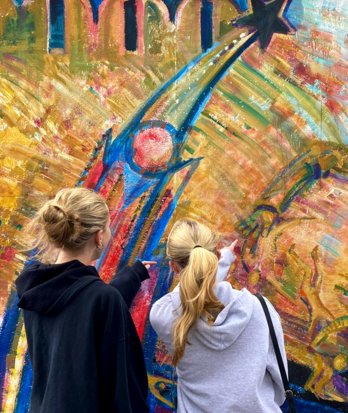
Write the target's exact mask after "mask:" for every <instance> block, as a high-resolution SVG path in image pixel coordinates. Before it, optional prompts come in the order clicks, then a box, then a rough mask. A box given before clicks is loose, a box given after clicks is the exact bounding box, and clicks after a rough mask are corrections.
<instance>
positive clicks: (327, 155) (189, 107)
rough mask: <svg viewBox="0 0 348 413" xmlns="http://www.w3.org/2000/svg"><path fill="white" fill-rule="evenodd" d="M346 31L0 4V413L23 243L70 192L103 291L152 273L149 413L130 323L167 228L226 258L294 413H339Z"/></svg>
mask: <svg viewBox="0 0 348 413" xmlns="http://www.w3.org/2000/svg"><path fill="white" fill-rule="evenodd" d="M347 27H348V3H347V2H345V1H344V0H292V1H291V0H273V1H268V2H263V1H262V0H251V2H250V3H248V2H247V0H231V1H230V0H216V1H213V0H184V1H179V0H163V1H161V0H147V1H145V0H46V1H44V0H13V1H11V0H2V1H1V3H0V55H1V59H0V139H1V147H0V189H1V191H0V198H1V203H0V210H1V222H0V270H1V273H0V274H1V275H0V314H1V315H2V317H1V328H0V395H1V405H2V412H6V413H10V412H11V413H12V412H15V413H24V412H27V410H28V403H29V400H30V383H31V367H30V363H29V360H28V355H27V345H26V340H25V333H24V328H23V320H22V316H21V314H20V313H19V311H18V309H17V306H16V303H17V301H16V294H15V290H14V286H13V281H14V279H15V278H16V276H17V275H18V273H19V272H20V271H21V269H22V268H23V266H24V265H25V263H26V262H27V261H28V256H27V255H26V253H25V252H23V251H22V250H21V247H20V245H21V240H22V239H23V237H25V232H24V231H23V228H24V227H25V224H26V223H27V222H28V220H29V219H30V218H31V217H32V216H33V214H34V213H35V211H36V209H37V208H38V206H39V205H40V204H41V203H42V202H43V201H45V200H47V199H48V198H49V197H51V196H53V195H54V194H55V193H56V192H57V191H58V190H59V189H60V188H63V187H68V186H74V185H80V186H81V185H82V186H86V187H88V188H92V189H94V190H95V191H98V192H99V193H100V194H102V196H103V197H105V198H106V199H107V201H108V204H109V206H110V211H111V227H112V232H113V239H112V242H111V243H110V245H109V246H108V249H107V250H106V251H105V252H104V254H103V256H102V257H101V258H100V260H99V261H98V262H97V267H98V269H99V271H100V273H101V276H102V278H103V279H104V280H105V281H106V282H107V281H109V280H110V279H111V277H112V276H113V274H114V273H115V271H116V270H117V269H118V268H120V267H122V266H123V265H125V264H126V263H128V262H131V261H134V259H136V258H137V257H141V258H143V259H155V260H157V261H158V262H159V265H158V266H157V267H156V268H155V269H153V270H152V275H151V279H150V280H148V281H146V282H145V283H144V285H143V286H142V290H141V292H140V293H139V294H138V296H137V298H136V300H135V303H134V305H133V308H132V315H133V318H134V320H135V323H136V326H137V330H138V333H139V335H140V337H141V339H142V342H143V345H144V350H145V358H146V365H147V369H148V374H149V382H150V390H151V392H150V394H149V404H150V406H151V412H153V413H166V412H172V411H173V408H172V407H173V398H174V397H175V391H176V389H175V377H174V376H175V374H174V372H173V369H172V367H171V364H170V360H169V358H168V356H167V355H166V353H165V350H164V348H163V346H162V345H161V343H160V342H158V341H157V337H156V335H155V333H154V331H153V330H152V329H151V327H150V325H149V323H148V312H149V308H150V306H151V303H152V302H153V301H155V300H157V299H158V298H159V297H161V296H162V295H163V294H165V293H166V292H167V291H168V290H169V289H170V288H171V287H172V275H171V273H170V271H169V267H168V262H167V260H166V257H165V239H166V236H167V233H168V229H169V228H170V227H171V224H172V223H173V222H174V221H175V220H176V219H179V218H182V217H191V218H194V219H199V220H201V221H202V222H204V223H206V224H208V225H209V226H210V227H212V228H214V229H215V230H216V231H217V232H219V233H220V234H221V235H222V238H223V239H224V240H225V242H228V241H230V240H231V239H233V238H235V237H239V238H240V239H242V240H243V242H242V247H241V249H240V253H239V257H238V260H237V262H236V264H235V265H234V268H232V271H231V278H232V283H233V285H234V286H235V287H236V288H243V287H247V288H249V289H250V290H251V291H252V292H257V291H260V292H262V293H263V294H264V295H266V296H267V297H268V298H269V299H270V300H271V301H272V303H273V304H274V305H275V307H276V308H277V310H278V312H279V313H280V315H281V318H282V321H283V328H284V333H285V338H286V346H287V352H288V357H289V366H290V381H291V386H292V387H293V389H294V390H295V391H296V393H297V399H296V404H297V407H298V411H299V412H300V413H301V412H302V413H305V412H306V413H307V412H308V413H320V412H325V413H326V412H327V413H331V412H332V413H334V412H343V411H347V409H348V376H347V372H348V346H347V340H348V315H347V304H348V272H347V268H348V242H347V241H348V238H347V237H348V235H347V234H348V222H347V217H348V151H347V141H348V134H347V126H348V123H347V107H348V106H347V83H346V82H347V74H348V64H347V39H348V37H347ZM255 351H257V344H255ZM284 411H286V408H284Z"/></svg>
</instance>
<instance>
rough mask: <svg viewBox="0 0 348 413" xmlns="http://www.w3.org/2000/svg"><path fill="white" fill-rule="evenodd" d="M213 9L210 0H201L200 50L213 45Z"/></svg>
mask: <svg viewBox="0 0 348 413" xmlns="http://www.w3.org/2000/svg"><path fill="white" fill-rule="evenodd" d="M213 10H214V5H213V2H212V1H211V0H202V6H201V47H202V50H207V49H210V48H211V46H212V45H213Z"/></svg>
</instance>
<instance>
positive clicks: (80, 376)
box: [16, 188, 154, 413]
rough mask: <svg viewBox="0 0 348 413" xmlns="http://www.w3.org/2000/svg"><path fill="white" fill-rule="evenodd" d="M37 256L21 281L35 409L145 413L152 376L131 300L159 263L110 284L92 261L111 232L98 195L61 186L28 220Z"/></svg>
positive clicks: (41, 412)
mask: <svg viewBox="0 0 348 413" xmlns="http://www.w3.org/2000/svg"><path fill="white" fill-rule="evenodd" d="M29 231H30V233H31V235H32V236H34V237H35V239H34V240H33V242H32V245H31V246H32V248H34V250H35V252H36V257H37V258H39V260H40V261H39V262H37V261H36V262H34V264H31V265H29V266H27V268H25V269H24V271H23V272H22V273H21V275H20V276H19V277H18V279H17V280H16V286H17V292H18V296H19V303H18V306H19V307H20V308H22V309H23V313H24V324H25V329H26V334H27V339H28V349H29V354H30V358H31V363H32V368H33V383H32V395H31V404H30V413H80V412H81V413H82V412H83V413H147V412H148V407H147V404H146V398H147V390H148V383H147V374H146V370H145V363H144V358H143V352H142V347H141V343H140V340H139V337H138V335H137V332H136V330H135V327H134V324H133V321H132V318H131V316H130V313H129V310H128V308H129V306H130V305H131V302H132V300H133V298H134V297H135V295H136V293H137V291H138V290H139V288H140V285H141V282H142V281H143V280H145V279H147V278H148V277H149V274H148V271H147V270H148V268H149V267H150V266H151V265H152V264H154V262H149V261H144V262H140V261H137V262H136V263H135V264H134V265H133V266H131V267H125V268H124V269H123V270H121V272H120V273H119V274H117V276H116V277H115V278H114V279H113V280H112V281H111V283H110V284H109V285H107V284H105V283H104V282H103V281H102V280H101V278H100V277H99V274H98V272H97V270H96V268H95V267H94V266H93V265H92V263H93V261H95V260H96V259H98V258H99V257H100V256H101V254H102V252H103V249H104V248H105V247H106V246H107V244H108V243H109V241H110V238H111V232H110V218H109V209H108V207H107V205H106V202H105V201H104V199H103V198H102V197H100V196H99V195H98V194H97V193H95V192H93V191H90V190H88V189H85V188H73V189H63V190H61V191H59V192H58V193H57V195H56V196H55V198H54V199H53V200H51V201H48V202H46V203H45V204H44V205H43V206H42V208H41V209H40V210H39V211H38V213H37V214H36V216H35V217H34V219H33V220H32V222H31V224H30V228H29Z"/></svg>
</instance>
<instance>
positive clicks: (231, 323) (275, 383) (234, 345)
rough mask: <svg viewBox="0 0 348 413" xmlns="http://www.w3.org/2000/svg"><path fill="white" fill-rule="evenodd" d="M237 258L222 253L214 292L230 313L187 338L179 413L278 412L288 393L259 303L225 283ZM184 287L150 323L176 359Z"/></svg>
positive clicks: (158, 307) (201, 323) (160, 305)
mask: <svg viewBox="0 0 348 413" xmlns="http://www.w3.org/2000/svg"><path fill="white" fill-rule="evenodd" d="M234 259H235V257H234V256H233V254H232V253H231V252H230V250H229V249H227V248H224V249H223V250H222V256H221V259H220V261H219V269H218V273H217V283H216V286H215V289H216V290H215V292H216V295H217V297H218V298H219V300H220V301H221V302H222V303H223V304H224V305H225V308H224V309H223V310H222V311H221V312H220V314H219V315H218V316H217V318H216V320H215V322H214V324H213V325H208V324H207V322H206V321H205V320H204V319H203V318H200V319H198V321H197V322H196V324H195V325H194V326H193V327H192V328H191V330H190V332H189V334H188V342H189V344H187V345H186V348H185V353H184V356H183V358H182V359H181V360H180V361H179V363H178V366H177V375H178V408H177V412H178V413H277V412H281V410H280V407H279V406H280V405H281V404H282V403H283V402H284V401H285V395H284V389H283V385H282V380H281V377H280V373H279V368H278V364H277V360H276V356H275V353H274V350H273V345H272V342H271V339H270V335H269V330H268V325H267V321H266V318H265V314H264V312H263V309H262V307H261V304H260V302H259V300H258V299H257V298H256V297H254V296H253V295H252V294H251V293H250V292H249V291H248V290H246V289H243V290H241V291H238V290H235V289H233V288H232V287H231V285H230V284H229V283H228V282H226V281H223V280H224V279H225V278H226V276H227V274H228V270H229V268H230V265H231V264H232V262H233V261H234ZM179 289H180V285H178V286H177V287H176V288H175V289H174V290H173V292H171V293H169V294H167V295H165V296H164V297H162V298H161V299H160V300H158V301H157V302H156V303H155V304H154V305H153V307H152V309H151V312H150V322H151V324H152V326H153V328H154V329H155V331H156V332H157V334H158V336H159V338H160V339H161V340H162V341H163V342H164V344H165V346H166V348H167V350H168V352H169V353H170V354H173V346H172V328H173V322H174V321H175V320H176V318H177V317H178V315H179V314H180V307H181V303H180V290H179ZM267 304H268V307H269V311H270V313H271V317H272V321H273V324H274V328H275V331H276V334H277V339H278V342H279V347H280V350H281V352H282V356H283V360H284V365H285V366H287V361H286V354H285V348H284V338H283V331H282V327H281V323H280V319H279V316H278V314H277V312H276V311H275V309H274V308H273V306H272V305H271V303H270V302H269V301H267Z"/></svg>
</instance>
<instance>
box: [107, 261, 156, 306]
mask: <svg viewBox="0 0 348 413" xmlns="http://www.w3.org/2000/svg"><path fill="white" fill-rule="evenodd" d="M148 278H149V272H148V271H147V269H146V267H145V265H144V264H143V263H142V262H140V261H136V263H135V264H134V265H132V266H131V267H128V266H126V267H124V268H122V270H121V271H119V272H118V273H117V274H116V276H115V277H114V278H113V279H112V280H111V282H110V285H111V286H112V287H116V288H117V289H118V291H119V292H120V293H121V295H122V297H123V299H124V301H125V302H126V304H127V306H128V308H129V307H130V306H131V304H132V301H133V299H134V297H135V296H136V295H137V293H138V291H139V289H140V286H141V283H142V282H143V281H144V280H146V279H148Z"/></svg>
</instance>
